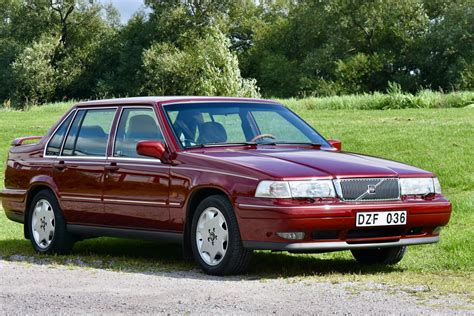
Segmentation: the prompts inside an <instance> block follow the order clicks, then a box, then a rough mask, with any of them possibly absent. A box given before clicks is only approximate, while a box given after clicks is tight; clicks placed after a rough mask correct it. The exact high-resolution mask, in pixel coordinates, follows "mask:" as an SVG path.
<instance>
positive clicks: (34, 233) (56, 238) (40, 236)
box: [28, 190, 74, 254]
mask: <svg viewBox="0 0 474 316" xmlns="http://www.w3.org/2000/svg"><path fill="white" fill-rule="evenodd" d="M28 229H29V233H30V240H31V244H32V246H33V249H34V250H35V251H36V252H37V253H41V254H68V253H70V252H71V250H72V247H73V246H74V237H73V236H72V235H71V234H70V233H69V232H68V231H67V226H66V221H65V219H64V216H63V213H62V210H61V208H60V206H59V203H58V201H57V199H56V197H55V196H54V194H53V193H52V192H51V191H49V190H42V191H40V192H38V193H37V194H36V195H35V196H34V198H33V200H32V201H31V203H30V205H29V211H28Z"/></svg>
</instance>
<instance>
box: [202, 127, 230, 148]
mask: <svg viewBox="0 0 474 316" xmlns="http://www.w3.org/2000/svg"><path fill="white" fill-rule="evenodd" d="M226 141H227V133H226V131H225V128H224V126H222V124H220V123H217V122H206V123H202V124H200V125H199V137H198V139H197V143H198V144H207V143H225V142H226Z"/></svg>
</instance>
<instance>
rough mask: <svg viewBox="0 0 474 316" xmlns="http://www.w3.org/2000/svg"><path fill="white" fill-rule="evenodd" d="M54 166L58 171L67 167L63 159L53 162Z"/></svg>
mask: <svg viewBox="0 0 474 316" xmlns="http://www.w3.org/2000/svg"><path fill="white" fill-rule="evenodd" d="M53 167H54V169H56V170H58V171H63V170H64V169H66V168H67V167H66V164H65V163H64V161H63V160H61V161H59V162H57V163H54V164H53Z"/></svg>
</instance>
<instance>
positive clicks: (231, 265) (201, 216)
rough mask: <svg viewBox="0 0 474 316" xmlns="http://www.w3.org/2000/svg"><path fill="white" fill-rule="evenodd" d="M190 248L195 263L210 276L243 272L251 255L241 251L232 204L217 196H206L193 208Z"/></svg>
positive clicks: (249, 252) (248, 251)
mask: <svg viewBox="0 0 474 316" xmlns="http://www.w3.org/2000/svg"><path fill="white" fill-rule="evenodd" d="M191 245H192V250H193V255H194V258H195V260H196V262H197V263H198V264H199V265H200V266H201V268H202V269H203V270H204V271H205V272H206V273H208V274H212V275H228V274H238V273H243V272H244V271H245V270H246V269H247V267H248V264H249V262H250V257H251V253H252V252H251V251H250V250H247V249H244V248H243V246H242V240H241V239H240V231H239V227H238V223H237V218H236V217H235V214H234V210H233V208H232V205H231V204H230V202H229V200H228V199H227V198H226V197H224V196H221V195H213V196H210V197H207V198H206V199H204V200H203V201H202V202H201V203H200V204H199V206H198V207H197V209H196V212H195V213H194V216H193V222H192V230H191Z"/></svg>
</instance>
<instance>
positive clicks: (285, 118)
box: [164, 102, 330, 148]
mask: <svg viewBox="0 0 474 316" xmlns="http://www.w3.org/2000/svg"><path fill="white" fill-rule="evenodd" d="M164 109H165V112H166V114H167V116H168V120H169V122H170V125H171V127H172V128H173V131H174V134H175V136H176V138H177V139H178V140H179V143H180V144H181V145H182V146H183V147H184V148H191V147H204V146H219V145H231V144H236V145H238V144H269V145H270V144H272V145H278V144H319V145H321V146H323V147H330V145H329V144H328V143H327V141H326V140H325V139H324V138H323V137H322V136H321V135H319V134H318V133H317V132H316V131H315V130H314V129H312V128H311V127H310V126H309V125H308V124H306V123H305V122H304V121H303V120H302V119H300V118H299V117H298V116H297V115H296V114H294V113H293V112H291V111H290V110H288V109H287V108H285V107H284V106H281V105H277V104H264V103H261V104H260V103H238V102H212V103H193V104H189V103H188V104H171V105H166V106H165V107H164Z"/></svg>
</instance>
